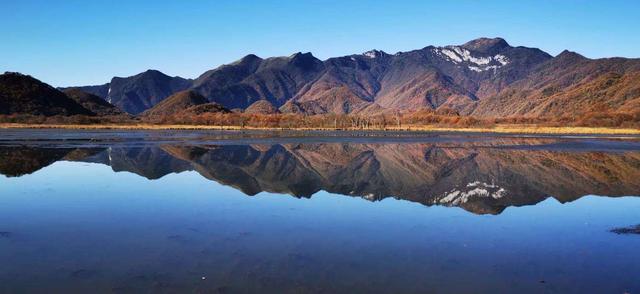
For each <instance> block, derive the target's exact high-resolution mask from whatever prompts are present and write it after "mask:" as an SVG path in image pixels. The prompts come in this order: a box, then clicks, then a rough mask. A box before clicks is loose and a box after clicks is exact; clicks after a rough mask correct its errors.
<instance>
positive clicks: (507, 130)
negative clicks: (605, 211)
mask: <svg viewBox="0 0 640 294" xmlns="http://www.w3.org/2000/svg"><path fill="white" fill-rule="evenodd" d="M0 129H70V130H73V129H77V130H267V131H273V130H300V131H310V130H320V131H355V130H372V131H407V132H411V131H420V132H461V133H499V134H558V135H565V134H576V135H598V134H601V135H640V129H632V128H607V127H555V126H538V125H496V126H491V127H448V126H438V125H404V126H401V127H397V126H393V127H387V128H385V129H380V128H341V129H334V128H306V127H290V128H268V127H265V128H258V127H241V126H214V125H186V124H185V125H182V124H86V125H84V124H23V123H2V124H0Z"/></svg>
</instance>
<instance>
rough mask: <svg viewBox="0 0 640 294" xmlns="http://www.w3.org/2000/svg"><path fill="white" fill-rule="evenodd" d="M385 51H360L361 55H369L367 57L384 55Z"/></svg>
mask: <svg viewBox="0 0 640 294" xmlns="http://www.w3.org/2000/svg"><path fill="white" fill-rule="evenodd" d="M384 54H386V53H384V51H380V50H370V51H367V52H365V53H362V55H363V56H366V57H369V58H378V57H380V56H382V55H384Z"/></svg>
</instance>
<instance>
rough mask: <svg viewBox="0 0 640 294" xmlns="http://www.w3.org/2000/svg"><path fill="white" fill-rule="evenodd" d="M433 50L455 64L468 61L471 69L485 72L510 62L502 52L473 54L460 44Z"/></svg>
mask: <svg viewBox="0 0 640 294" xmlns="http://www.w3.org/2000/svg"><path fill="white" fill-rule="evenodd" d="M432 52H433V53H434V54H436V55H438V56H440V57H442V58H444V59H446V60H448V61H450V62H453V63H454V64H459V63H463V62H464V63H468V64H470V65H468V66H467V68H469V70H472V71H475V72H483V71H488V70H494V71H495V70H497V69H498V68H500V67H502V66H505V65H507V64H509V58H507V57H506V56H504V55H502V54H496V55H495V56H473V55H472V53H471V51H469V50H467V49H465V48H462V47H460V46H447V47H437V48H433V49H432Z"/></svg>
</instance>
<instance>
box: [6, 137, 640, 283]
mask: <svg viewBox="0 0 640 294" xmlns="http://www.w3.org/2000/svg"><path fill="white" fill-rule="evenodd" d="M123 138H124V139H123ZM0 174H2V176H0V261H2V262H0V292H3V293H4V292H7V293H20V292H40V293H52V292H58V293H68V292H85V293H86V292H94V293H95V292H107V293H109V292H116V293H128V292H131V293H140V292H154V293H156V292H206V293H210V292H213V293H496V292H502V293H504V292H509V293H625V292H628V293H637V292H640V279H638V273H640V251H639V250H638V248H640V235H637V234H615V233H612V232H610V230H612V229H614V228H620V227H632V226H634V225H637V224H640V197H638V195H640V144H639V143H638V141H637V139H624V140H619V139H602V138H556V137H536V138H524V137H512V136H497V137H492V136H486V135H485V136H472V135H464V136H462V135H451V134H449V135H433V134H423V135H420V136H406V135H399V136H394V137H392V138H388V137H387V138H381V137H378V136H376V137H369V136H366V135H365V136H358V137H354V138H351V139H350V138H349V137H345V136H326V134H324V135H322V136H320V135H317V136H313V137H296V136H286V137H285V138H283V137H282V136H281V137H273V135H263V136H256V135H255V134H241V135H238V134H237V133H224V134H221V133H184V132H182V133H181V132H164V133H149V132H135V133H124V134H122V133H110V132H85V133H74V132H64V133H56V132H51V131H49V132H42V131H38V132H28V131H21V132H12V133H7V132H0ZM596 195H599V196H596Z"/></svg>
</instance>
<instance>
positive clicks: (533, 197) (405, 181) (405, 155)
mask: <svg viewBox="0 0 640 294" xmlns="http://www.w3.org/2000/svg"><path fill="white" fill-rule="evenodd" d="M532 142H533V144H532ZM550 143H553V140H552V139H538V140H537V141H536V140H525V139H509V138H503V139H500V140H494V141H489V142H462V143H461V142H456V143H447V142H440V143H313V142H310V143H286V144H264V145H262V144H254V145H211V146H203V145H198V146H185V145H179V144H166V145H147V146H143V147H127V146H118V145H114V146H108V145H105V146H96V147H88V148H84V147H79V148H66V147H65V148H57V147H37V146H35V147H34V146H31V147H25V146H14V147H9V146H3V147H0V173H1V174H4V175H6V176H9V177H19V176H23V175H26V174H31V173H33V172H36V171H38V170H39V169H42V168H44V167H46V166H48V165H50V164H52V163H54V162H56V161H78V162H91V163H101V164H105V165H109V166H111V168H112V169H113V170H114V171H116V172H120V171H126V172H131V173H135V174H138V175H140V176H143V177H145V178H148V179H151V180H153V179H159V178H161V177H163V176H165V175H167V174H171V173H179V172H183V171H196V172H198V173H199V174H200V175H202V176H203V177H205V178H207V179H210V180H213V181H216V182H219V183H221V184H224V185H228V186H232V187H234V188H236V189H238V190H240V191H242V192H243V193H245V194H247V195H255V194H257V193H260V192H263V191H266V192H272V193H280V194H290V195H293V196H295V197H310V196H312V195H313V194H314V193H316V192H318V191H321V190H324V191H327V192H330V193H336V194H342V195H349V196H354V197H362V198H364V199H367V200H372V201H374V200H381V199H384V198H387V197H393V198H396V199H403V200H408V201H412V202H418V203H421V204H423V205H427V206H431V205H444V206H458V207H461V208H463V209H465V210H467V211H470V212H473V213H476V214H499V213H501V212H502V211H503V210H504V209H505V208H507V207H510V206H523V205H533V204H536V203H539V202H541V201H543V200H545V199H547V198H548V197H553V198H555V199H557V200H558V201H560V202H570V201H573V200H576V199H578V198H580V197H582V196H584V195H590V194H595V195H605V196H610V197H615V196H625V195H637V193H638V191H640V180H638V179H640V152H638V151H634V150H618V151H598V150H588V149H587V150H578V151H576V150H566V149H562V148H553V147H548V148H531V146H536V145H541V144H542V145H541V146H553V145H549V144H550ZM544 144H547V145H544Z"/></svg>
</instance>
